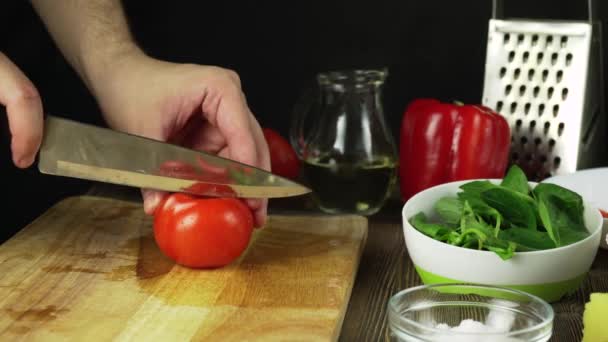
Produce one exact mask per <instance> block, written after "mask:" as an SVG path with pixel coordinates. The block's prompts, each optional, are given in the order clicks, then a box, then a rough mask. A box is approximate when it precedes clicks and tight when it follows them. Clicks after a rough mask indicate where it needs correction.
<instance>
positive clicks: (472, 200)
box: [458, 192, 504, 236]
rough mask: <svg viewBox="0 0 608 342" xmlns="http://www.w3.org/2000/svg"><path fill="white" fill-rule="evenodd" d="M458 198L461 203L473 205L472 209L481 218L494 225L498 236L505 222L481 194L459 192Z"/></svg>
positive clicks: (495, 233)
mask: <svg viewBox="0 0 608 342" xmlns="http://www.w3.org/2000/svg"><path fill="white" fill-rule="evenodd" d="M458 198H459V199H460V200H461V201H463V202H464V201H466V202H468V203H469V204H470V205H471V208H472V209H473V211H474V212H476V213H477V214H478V215H480V216H481V217H483V218H485V219H486V220H488V221H491V222H493V223H494V236H498V231H499V230H500V227H501V225H502V222H503V221H504V219H503V217H502V215H501V214H500V212H499V211H498V210H496V209H494V208H492V207H490V206H489V205H488V204H487V203H486V202H484V201H483V200H482V199H481V197H480V195H479V194H474V193H470V192H459V193H458Z"/></svg>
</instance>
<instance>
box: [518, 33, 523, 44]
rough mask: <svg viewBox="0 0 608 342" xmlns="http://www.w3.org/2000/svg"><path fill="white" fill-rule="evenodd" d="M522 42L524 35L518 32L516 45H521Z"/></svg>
mask: <svg viewBox="0 0 608 342" xmlns="http://www.w3.org/2000/svg"><path fill="white" fill-rule="evenodd" d="M523 42H524V35H523V34H521V33H520V34H518V35H517V45H521V44H522V43H523Z"/></svg>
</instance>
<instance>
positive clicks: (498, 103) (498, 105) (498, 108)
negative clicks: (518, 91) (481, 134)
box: [496, 101, 503, 112]
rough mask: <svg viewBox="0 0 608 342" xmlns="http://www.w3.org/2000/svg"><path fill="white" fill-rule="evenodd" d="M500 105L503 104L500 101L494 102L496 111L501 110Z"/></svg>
mask: <svg viewBox="0 0 608 342" xmlns="http://www.w3.org/2000/svg"><path fill="white" fill-rule="evenodd" d="M502 105H503V103H502V101H498V102H496V111H497V112H500V111H502Z"/></svg>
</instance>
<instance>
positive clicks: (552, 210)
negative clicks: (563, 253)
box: [537, 191, 589, 247]
mask: <svg viewBox="0 0 608 342" xmlns="http://www.w3.org/2000/svg"><path fill="white" fill-rule="evenodd" d="M537 197H538V211H539V214H540V217H541V220H542V224H543V226H544V227H545V229H546V230H547V233H548V234H549V236H550V237H551V240H553V242H554V243H555V246H556V247H561V246H566V245H568V244H571V243H574V242H577V241H580V240H582V239H584V238H586V237H587V236H589V232H588V231H587V229H586V228H585V225H584V223H583V222H582V221H583V220H584V218H583V217H582V213H581V214H579V215H576V214H574V213H575V212H578V210H576V209H573V208H572V207H571V205H572V203H573V202H571V201H570V202H567V201H564V200H563V199H562V197H558V196H557V195H555V194H553V193H551V192H542V191H541V192H539V193H538V194H537ZM579 216H580V217H579Z"/></svg>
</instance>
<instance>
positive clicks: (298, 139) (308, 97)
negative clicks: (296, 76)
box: [289, 87, 317, 159]
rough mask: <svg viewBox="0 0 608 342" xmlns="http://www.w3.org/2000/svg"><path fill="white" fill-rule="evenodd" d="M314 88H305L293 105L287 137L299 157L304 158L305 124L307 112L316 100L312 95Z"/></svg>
mask: <svg viewBox="0 0 608 342" xmlns="http://www.w3.org/2000/svg"><path fill="white" fill-rule="evenodd" d="M315 90H316V89H315V88H314V87H308V88H305V90H304V91H303V92H302V94H301V95H300V97H299V99H298V100H297V101H296V103H295V105H294V107H293V112H292V119H291V127H290V132H289V139H290V142H291V145H292V147H293V148H294V150H295V151H296V154H297V155H298V157H299V158H300V159H306V132H305V131H306V129H305V124H306V119H307V118H308V114H309V113H310V111H311V110H312V108H313V106H314V105H315V104H316V102H317V100H316V99H315V97H314V94H315Z"/></svg>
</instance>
